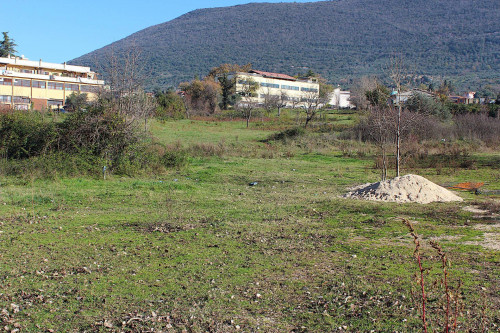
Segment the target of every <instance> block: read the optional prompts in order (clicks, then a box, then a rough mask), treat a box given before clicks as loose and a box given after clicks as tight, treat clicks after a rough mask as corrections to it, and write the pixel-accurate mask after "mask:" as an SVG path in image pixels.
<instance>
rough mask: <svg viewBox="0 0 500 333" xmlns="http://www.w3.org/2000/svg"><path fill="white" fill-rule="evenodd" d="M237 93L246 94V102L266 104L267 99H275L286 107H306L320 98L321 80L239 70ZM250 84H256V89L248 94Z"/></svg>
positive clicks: (237, 74) (235, 74)
mask: <svg viewBox="0 0 500 333" xmlns="http://www.w3.org/2000/svg"><path fill="white" fill-rule="evenodd" d="M233 75H234V76H235V77H236V93H238V94H240V95H246V96H244V101H243V102H244V103H248V102H251V103H255V104H257V105H264V104H265V103H266V101H268V100H270V99H275V100H279V101H281V102H282V103H281V104H282V105H284V106H285V107H304V106H305V104H306V103H308V102H311V101H312V100H319V82H318V80H317V79H315V78H304V79H298V78H295V77H293V76H289V75H286V74H280V73H271V72H264V71H259V70H250V71H248V72H247V73H244V72H237V73H234V74H233ZM249 85H255V86H256V89H255V91H252V93H251V94H248V93H247V92H246V90H248V87H249Z"/></svg>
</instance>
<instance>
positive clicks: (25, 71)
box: [21, 69, 33, 74]
mask: <svg viewBox="0 0 500 333" xmlns="http://www.w3.org/2000/svg"><path fill="white" fill-rule="evenodd" d="M21 73H27V74H33V70H32V69H21Z"/></svg>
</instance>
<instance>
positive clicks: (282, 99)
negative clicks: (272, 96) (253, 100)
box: [277, 89, 289, 117]
mask: <svg viewBox="0 0 500 333" xmlns="http://www.w3.org/2000/svg"><path fill="white" fill-rule="evenodd" d="M288 101H289V97H288V94H287V93H286V91H284V90H283V89H281V91H280V95H279V98H278V105H277V106H278V117H279V116H280V115H281V109H282V108H284V107H286V106H287V103H288Z"/></svg>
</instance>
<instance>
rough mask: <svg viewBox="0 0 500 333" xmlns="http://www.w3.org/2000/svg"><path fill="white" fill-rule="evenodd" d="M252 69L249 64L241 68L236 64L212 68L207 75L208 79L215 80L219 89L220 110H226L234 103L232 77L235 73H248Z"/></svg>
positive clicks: (234, 79) (234, 82)
mask: <svg viewBox="0 0 500 333" xmlns="http://www.w3.org/2000/svg"><path fill="white" fill-rule="evenodd" d="M251 68H252V65H251V64H246V65H243V66H240V65H236V64H222V65H220V66H219V67H214V68H212V70H211V71H210V73H208V77H211V78H212V79H213V80H217V81H218V82H219V84H220V89H221V105H220V106H221V109H223V110H227V108H228V107H229V105H231V103H232V102H234V101H235V98H234V95H235V93H236V92H235V87H236V77H235V76H234V75H233V74H234V73H236V72H248V71H249V70H250V69H251Z"/></svg>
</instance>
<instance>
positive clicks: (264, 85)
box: [260, 82, 280, 89]
mask: <svg viewBox="0 0 500 333" xmlns="http://www.w3.org/2000/svg"><path fill="white" fill-rule="evenodd" d="M260 85H261V86H262V87H267V88H278V89H279V87H280V85H279V84H274V83H266V82H262V83H261V84H260Z"/></svg>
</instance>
